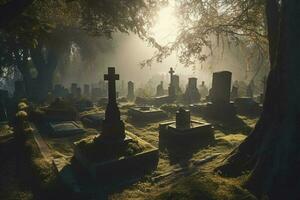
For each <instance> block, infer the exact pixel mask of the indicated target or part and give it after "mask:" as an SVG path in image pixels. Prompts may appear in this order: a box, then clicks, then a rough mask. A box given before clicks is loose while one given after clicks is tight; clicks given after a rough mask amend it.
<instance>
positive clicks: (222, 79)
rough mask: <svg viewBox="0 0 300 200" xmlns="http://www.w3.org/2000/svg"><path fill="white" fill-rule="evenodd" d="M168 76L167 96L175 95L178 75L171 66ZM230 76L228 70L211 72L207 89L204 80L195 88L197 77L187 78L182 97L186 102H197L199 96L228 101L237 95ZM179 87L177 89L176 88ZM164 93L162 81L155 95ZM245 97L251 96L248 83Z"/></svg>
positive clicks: (213, 100) (216, 100)
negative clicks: (211, 75)
mask: <svg viewBox="0 0 300 200" xmlns="http://www.w3.org/2000/svg"><path fill="white" fill-rule="evenodd" d="M169 73H170V75H171V78H170V86H169V89H168V95H169V96H176V95H177V94H178V91H179V90H180V87H179V76H178V75H173V73H174V71H173V69H172V68H171V69H170V71H169ZM231 77H232V73H231V72H229V71H221V72H215V73H213V81H212V88H211V89H210V90H208V88H207V86H206V85H205V82H204V81H202V84H201V85H200V88H199V89H198V88H197V78H194V77H192V78H189V80H188V85H187V87H186V91H185V93H184V98H185V100H186V101H187V102H190V103H195V102H198V101H199V100H200V99H201V97H204V98H206V97H207V98H208V100H210V101H212V102H215V103H216V102H224V103H228V102H229V101H230V99H231V100H234V99H235V98H237V97H238V89H239V88H238V86H236V85H233V86H232V88H231ZM178 88H179V89H178ZM164 94H165V90H164V88H163V82H162V81H161V83H160V84H159V85H158V86H157V88H156V96H163V95H164ZM246 96H247V97H250V98H253V91H252V87H251V85H250V84H249V87H247V94H246ZM262 100H263V94H262V95H261V98H260V101H262Z"/></svg>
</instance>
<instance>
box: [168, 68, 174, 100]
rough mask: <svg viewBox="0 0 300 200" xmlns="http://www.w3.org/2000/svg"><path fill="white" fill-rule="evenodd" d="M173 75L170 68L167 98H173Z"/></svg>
mask: <svg viewBox="0 0 300 200" xmlns="http://www.w3.org/2000/svg"><path fill="white" fill-rule="evenodd" d="M174 73H175V71H174V70H173V68H172V67H171V68H170V71H169V74H170V85H169V96H170V97H174V96H175V93H176V91H175V86H174V79H173V76H174V75H173V74H174Z"/></svg>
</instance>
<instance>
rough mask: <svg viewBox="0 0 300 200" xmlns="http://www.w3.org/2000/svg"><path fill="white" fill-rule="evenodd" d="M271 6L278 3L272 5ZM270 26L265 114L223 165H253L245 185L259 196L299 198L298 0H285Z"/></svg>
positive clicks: (230, 170)
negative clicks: (269, 64) (269, 68)
mask: <svg viewBox="0 0 300 200" xmlns="http://www.w3.org/2000/svg"><path fill="white" fill-rule="evenodd" d="M269 2H271V1H269ZM273 2H276V1H273ZM267 9H274V7H272V6H270V4H269V5H268V6H267ZM270 11H272V12H273V13H274V12H275V13H276V11H274V10H267V15H269V14H270V13H272V12H270ZM279 19H280V20H279ZM268 20H269V22H270V16H269V17H268ZM273 20H274V19H273ZM275 20H276V19H275ZM279 22H280V23H279ZM277 24H279V26H277ZM274 26H275V27H274ZM276 26H277V27H279V28H278V29H276V28H277V27H276ZM268 29H269V40H270V59H271V60H270V63H271V65H272V66H271V71H270V74H269V77H268V82H267V91H266V98H265V102H264V110H263V113H262V115H261V117H260V119H259V121H258V123H257V125H256V127H255V129H254V130H253V132H252V133H251V135H250V136H249V137H248V138H247V139H246V140H245V141H244V142H243V143H242V144H241V145H240V146H239V147H238V148H237V149H236V150H234V151H233V152H232V153H231V154H230V155H229V157H228V158H227V160H226V162H225V164H224V165H223V166H221V167H220V168H219V169H220V170H221V171H222V172H223V173H224V174H229V175H230V174H232V175H237V174H238V173H241V171H243V170H251V174H250V176H249V178H248V181H247V182H246V186H247V188H249V189H250V190H251V191H252V192H254V193H255V194H257V195H258V196H260V197H261V196H268V197H269V198H270V199H291V200H293V199H300V192H299V189H298V188H299V187H300V172H299V169H300V145H299V144H298V142H300V134H299V128H300V123H299V120H300V106H299V105H300V104H299V102H298V101H299V99H300V88H299V86H300V67H299V66H300V60H299V58H300V38H298V37H299V35H300V2H299V0H289V1H282V5H281V11H280V18H278V22H271V23H270V24H269V26H268ZM276 30H279V32H275V33H274V31H276ZM277 33H279V34H277Z"/></svg>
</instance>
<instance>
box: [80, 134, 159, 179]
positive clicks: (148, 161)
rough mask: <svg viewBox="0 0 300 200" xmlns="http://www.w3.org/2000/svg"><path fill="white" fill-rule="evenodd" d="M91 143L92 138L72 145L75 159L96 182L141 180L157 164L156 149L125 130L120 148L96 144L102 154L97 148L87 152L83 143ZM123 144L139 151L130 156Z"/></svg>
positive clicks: (117, 145)
mask: <svg viewBox="0 0 300 200" xmlns="http://www.w3.org/2000/svg"><path fill="white" fill-rule="evenodd" d="M93 142H94V138H89V139H86V140H84V141H83V143H82V141H81V142H77V143H75V146H76V147H75V149H74V158H75V159H76V161H77V162H78V163H79V164H80V167H82V168H84V169H85V170H86V171H87V172H88V174H89V176H90V177H91V178H92V179H93V180H94V181H96V182H100V183H104V184H109V183H112V182H114V181H128V180H129V179H130V178H136V177H140V176H142V175H144V174H145V173H148V172H150V171H152V170H153V169H155V168H156V166H157V164H158V159H159V158H158V157H159V152H158V149H157V148H156V147H154V146H152V145H151V144H149V143H148V142H146V141H144V140H142V139H141V138H139V137H137V136H136V135H134V134H132V133H130V132H128V131H126V138H125V140H124V143H122V144H121V145H120V144H105V143H104V144H96V145H98V147H96V146H95V148H99V145H102V147H100V149H101V150H103V151H101V150H99V149H98V150H95V152H94V153H93V152H92V151H93V150H91V149H89V150H88V149H87V148H86V144H87V145H93ZM124 144H125V146H123V145H124ZM126 145H129V146H130V147H132V145H137V146H135V148H138V149H139V150H138V152H137V153H132V152H131V150H130V149H127V146H126ZM91 148H94V147H93V146H91ZM105 149H106V150H105ZM118 149H119V150H120V152H121V154H120V152H118ZM121 149H122V150H121ZM93 154H94V155H93Z"/></svg>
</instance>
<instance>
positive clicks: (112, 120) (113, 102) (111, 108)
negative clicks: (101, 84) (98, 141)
mask: <svg viewBox="0 0 300 200" xmlns="http://www.w3.org/2000/svg"><path fill="white" fill-rule="evenodd" d="M104 80H106V81H108V104H107V106H106V110H105V119H104V120H103V132H102V135H103V137H105V138H108V139H112V140H115V141H123V140H124V139H125V127H124V122H123V121H122V120H121V118H120V111H119V108H118V104H117V94H116V80H119V74H115V68H113V67H109V68H108V74H105V75H104Z"/></svg>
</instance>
